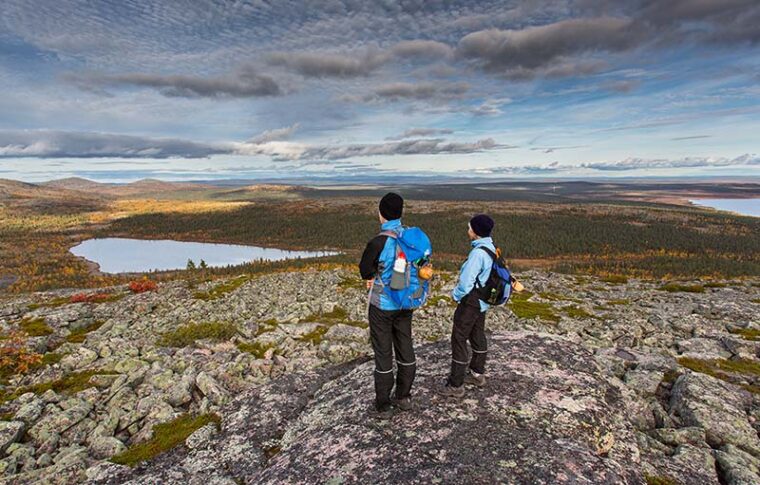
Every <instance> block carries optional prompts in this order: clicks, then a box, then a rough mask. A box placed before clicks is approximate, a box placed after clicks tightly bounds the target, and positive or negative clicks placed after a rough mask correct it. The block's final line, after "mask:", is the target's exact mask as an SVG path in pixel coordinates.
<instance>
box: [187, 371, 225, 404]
mask: <svg viewBox="0 0 760 485" xmlns="http://www.w3.org/2000/svg"><path fill="white" fill-rule="evenodd" d="M195 385H197V386H198V389H200V391H201V392H202V393H203V395H204V396H206V397H207V398H208V399H209V400H210V401H211V402H213V403H214V404H216V405H222V404H224V403H225V402H226V401H227V398H228V394H227V391H226V390H224V388H223V387H222V386H220V385H219V383H218V382H216V380H215V379H214V378H213V377H211V376H210V375H208V374H206V373H205V372H201V373H200V374H198V377H196V378H195Z"/></svg>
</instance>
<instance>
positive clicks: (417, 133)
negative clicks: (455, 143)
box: [386, 128, 454, 140]
mask: <svg viewBox="0 0 760 485" xmlns="http://www.w3.org/2000/svg"><path fill="white" fill-rule="evenodd" d="M452 133H454V130H451V129H449V128H410V129H408V130H406V131H404V132H403V133H401V134H400V135H396V136H389V137H387V138H386V140H403V139H404V138H418V137H422V136H435V135H450V134H452Z"/></svg>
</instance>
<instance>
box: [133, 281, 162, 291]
mask: <svg viewBox="0 0 760 485" xmlns="http://www.w3.org/2000/svg"><path fill="white" fill-rule="evenodd" d="M156 289H158V285H157V284H156V282H155V281H151V280H149V279H148V278H145V279H142V280H139V281H137V280H135V281H130V282H129V290H130V291H131V292H132V293H144V292H146V291H156Z"/></svg>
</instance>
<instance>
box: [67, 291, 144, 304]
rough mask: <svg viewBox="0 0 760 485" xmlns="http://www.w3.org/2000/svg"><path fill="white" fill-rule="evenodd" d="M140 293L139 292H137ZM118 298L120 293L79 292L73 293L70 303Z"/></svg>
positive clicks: (99, 301) (105, 300)
mask: <svg viewBox="0 0 760 485" xmlns="http://www.w3.org/2000/svg"><path fill="white" fill-rule="evenodd" d="M136 293H139V292H136ZM116 299H118V295H114V294H111V293H77V294H75V295H71V298H69V302H70V303H104V302H107V301H114V300H116Z"/></svg>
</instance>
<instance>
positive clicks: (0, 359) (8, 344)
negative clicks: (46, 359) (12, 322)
mask: <svg viewBox="0 0 760 485" xmlns="http://www.w3.org/2000/svg"><path fill="white" fill-rule="evenodd" d="M40 362H42V355H40V354H38V353H36V352H34V351H33V350H31V349H29V347H27V345H26V334H25V333H23V332H18V331H16V332H11V333H10V334H9V335H8V336H7V338H6V339H5V340H3V341H1V342H0V375H3V376H7V375H9V374H23V373H25V372H27V371H29V370H30V369H31V368H32V367H34V366H35V365H37V364H39V363H40Z"/></svg>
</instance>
